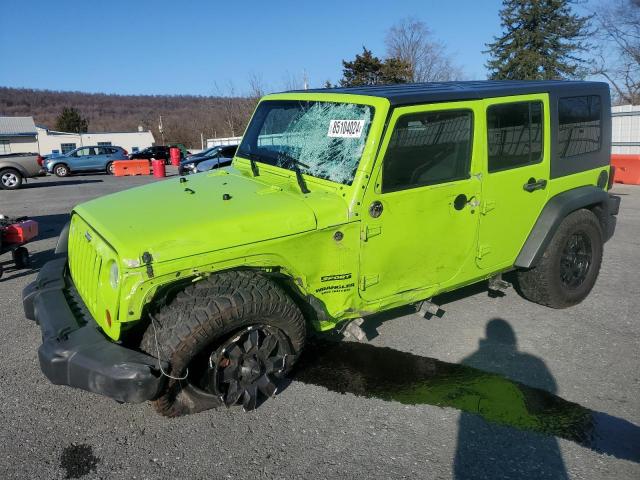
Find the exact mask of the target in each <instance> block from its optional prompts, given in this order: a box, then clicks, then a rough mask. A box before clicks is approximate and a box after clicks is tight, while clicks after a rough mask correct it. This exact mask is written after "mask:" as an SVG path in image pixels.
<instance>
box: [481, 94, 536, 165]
mask: <svg viewBox="0 0 640 480" xmlns="http://www.w3.org/2000/svg"><path fill="white" fill-rule="evenodd" d="M542 128H543V125H542V102H517V103H503V104H499V105H491V106H490V107H489V108H488V109H487V134H488V166H489V172H498V171H501V170H508V169H511V168H518V167H523V166H525V165H532V164H534V163H538V162H540V161H541V160H542Z"/></svg>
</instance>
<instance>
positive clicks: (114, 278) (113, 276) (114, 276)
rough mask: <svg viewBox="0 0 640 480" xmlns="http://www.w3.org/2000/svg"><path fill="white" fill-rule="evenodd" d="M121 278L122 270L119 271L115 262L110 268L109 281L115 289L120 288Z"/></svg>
mask: <svg viewBox="0 0 640 480" xmlns="http://www.w3.org/2000/svg"><path fill="white" fill-rule="evenodd" d="M119 280H120V272H119V271H118V264H117V263H116V262H113V263H112V264H111V268H110V269H109V283H110V284H111V288H113V289H114V290H115V289H116V288H118V281H119Z"/></svg>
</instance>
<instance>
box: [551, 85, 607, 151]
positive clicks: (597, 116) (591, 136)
mask: <svg viewBox="0 0 640 480" xmlns="http://www.w3.org/2000/svg"><path fill="white" fill-rule="evenodd" d="M601 103H602V102H601V100H600V96H599V95H583V96H579V97H564V98H560V99H559V100H558V145H559V153H560V156H561V157H564V158H566V157H573V156H576V155H583V154H586V153H590V152H597V151H598V150H600V146H601V143H602V142H601V138H602V106H601Z"/></svg>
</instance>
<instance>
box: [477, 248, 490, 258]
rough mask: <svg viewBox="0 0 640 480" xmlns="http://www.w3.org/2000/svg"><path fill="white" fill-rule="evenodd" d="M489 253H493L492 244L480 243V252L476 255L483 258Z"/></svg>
mask: <svg viewBox="0 0 640 480" xmlns="http://www.w3.org/2000/svg"><path fill="white" fill-rule="evenodd" d="M488 253H491V246H490V245H479V246H478V254H477V255H476V257H477V258H478V259H481V258H483V257H485V256H486V255H487V254H488Z"/></svg>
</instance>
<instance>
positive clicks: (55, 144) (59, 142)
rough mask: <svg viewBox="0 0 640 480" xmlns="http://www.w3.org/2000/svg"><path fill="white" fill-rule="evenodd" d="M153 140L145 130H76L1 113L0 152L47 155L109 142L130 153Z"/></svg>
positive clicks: (143, 147) (151, 142) (149, 144)
mask: <svg viewBox="0 0 640 480" xmlns="http://www.w3.org/2000/svg"><path fill="white" fill-rule="evenodd" d="M154 143H155V139H154V138H153V134H152V133H151V132H150V131H148V130H146V131H145V130H141V131H137V132H98V133H80V134H78V133H68V132H57V131H55V130H49V129H47V128H44V127H36V125H35V124H34V122H33V118H32V117H0V154H3V153H22V152H33V153H39V154H40V155H49V154H51V153H66V152H68V151H70V150H73V149H74V148H77V147H83V146H88V145H105V146H106V145H112V146H116V147H122V148H124V149H125V150H127V151H128V152H129V153H131V152H137V151H138V150H143V149H145V148H147V147H150V146H152V145H153V144H154Z"/></svg>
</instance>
